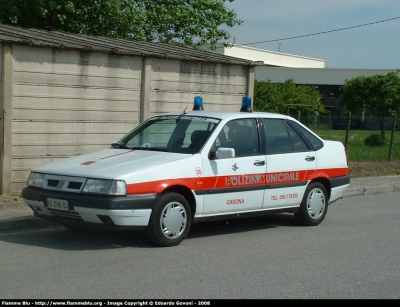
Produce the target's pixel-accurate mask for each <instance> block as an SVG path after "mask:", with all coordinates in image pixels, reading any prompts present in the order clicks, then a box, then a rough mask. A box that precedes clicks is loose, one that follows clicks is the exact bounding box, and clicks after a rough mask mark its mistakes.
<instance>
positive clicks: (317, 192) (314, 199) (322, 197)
mask: <svg viewBox="0 0 400 307" xmlns="http://www.w3.org/2000/svg"><path fill="white" fill-rule="evenodd" d="M327 210H328V195H327V193H326V189H325V187H324V186H323V184H322V183H320V182H312V183H310V184H309V185H308V187H307V189H306V192H305V194H304V197H303V201H302V202H301V204H300V209H299V211H298V212H296V213H295V214H294V216H295V218H296V220H297V221H298V222H299V223H300V224H301V225H304V226H316V225H318V224H320V223H321V222H322V221H323V220H324V218H325V215H326V212H327Z"/></svg>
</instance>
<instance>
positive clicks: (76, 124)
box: [0, 44, 254, 195]
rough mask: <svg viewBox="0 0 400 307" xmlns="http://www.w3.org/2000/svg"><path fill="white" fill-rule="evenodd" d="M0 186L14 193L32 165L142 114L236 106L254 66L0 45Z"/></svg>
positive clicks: (83, 146) (84, 145)
mask: <svg viewBox="0 0 400 307" xmlns="http://www.w3.org/2000/svg"><path fill="white" fill-rule="evenodd" d="M0 50H1V57H0V58H1V62H0V68H1V71H2V75H1V80H0V81H1V82H0V86H1V87H0V91H1V96H0V97H1V98H0V107H1V114H2V116H1V126H0V132H1V133H0V144H1V161H0V193H1V194H2V195H19V194H20V192H21V189H22V188H23V187H24V186H25V182H26V179H27V177H28V175H29V172H30V170H31V169H32V168H34V167H36V166H39V165H42V164H44V163H48V162H52V161H56V160H59V159H64V158H67V157H70V156H73V155H80V154H83V153H87V152H91V151H95V150H99V149H102V148H106V147H108V146H109V145H110V144H111V143H112V142H116V141H118V140H119V139H120V138H121V137H122V136H123V135H124V134H126V133H127V132H129V131H130V130H131V129H133V128H134V127H135V126H136V125H138V124H139V123H140V122H142V121H143V120H145V119H147V118H148V117H149V116H152V115H155V114H160V113H164V112H170V111H182V110H183V109H185V108H186V107H187V108H188V109H189V110H191V109H192V106H193V99H194V97H195V96H197V95H199V94H201V95H202V97H203V101H204V107H205V109H207V110H238V109H239V107H240V104H241V98H242V97H243V96H244V95H249V96H251V97H252V96H253V88H254V67H247V66H246V67H243V66H240V65H228V64H218V63H202V62H195V61H179V60H168V59H158V58H143V57H139V56H128V55H117V54H106V53H99V52H88V51H79V50H66V49H51V48H40V47H36V46H25V45H8V44H3V45H1V49H0Z"/></svg>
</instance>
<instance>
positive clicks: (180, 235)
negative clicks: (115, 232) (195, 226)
mask: <svg viewBox="0 0 400 307" xmlns="http://www.w3.org/2000/svg"><path fill="white" fill-rule="evenodd" d="M191 223H192V214H191V210H190V206H189V204H188V202H187V201H186V199H185V198H184V197H183V196H182V195H180V194H178V193H166V194H164V195H161V196H160V197H159V198H158V199H157V200H156V203H155V205H154V209H153V211H152V213H151V216H150V221H149V225H148V227H147V230H146V237H147V239H148V240H149V241H150V242H152V243H154V244H156V245H159V246H175V245H179V244H180V243H181V242H182V241H183V240H184V239H185V238H186V236H187V234H188V233H189V229H190V225H191Z"/></svg>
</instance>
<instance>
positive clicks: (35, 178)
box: [26, 172, 44, 188]
mask: <svg viewBox="0 0 400 307" xmlns="http://www.w3.org/2000/svg"><path fill="white" fill-rule="evenodd" d="M43 183H44V174H40V173H32V172H31V173H30V174H29V177H28V180H27V181H26V185H28V186H32V187H38V188H42V187H43Z"/></svg>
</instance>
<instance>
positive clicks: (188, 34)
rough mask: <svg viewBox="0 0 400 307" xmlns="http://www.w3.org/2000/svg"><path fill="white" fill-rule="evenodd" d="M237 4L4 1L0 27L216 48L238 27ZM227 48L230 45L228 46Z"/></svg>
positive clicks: (202, 0)
mask: <svg viewBox="0 0 400 307" xmlns="http://www.w3.org/2000/svg"><path fill="white" fill-rule="evenodd" d="M233 1H234V0H196V1H194V0H0V23H3V24H11V25H16V26H20V27H24V28H38V29H44V30H59V31H66V32H72V33H81V34H88V35H95V36H108V37H115V38H129V39H135V40H144V41H155V42H162V43H172V44H176V45H180V46H186V47H192V48H197V49H207V50H214V49H215V48H216V46H217V43H218V42H219V41H227V40H228V39H229V38H230V34H229V33H228V31H226V30H223V29H220V28H219V27H220V26H221V25H226V26H228V27H233V26H235V25H240V24H241V23H242V21H241V20H238V19H237V18H236V13H235V12H234V11H233V10H229V9H228V8H227V7H226V6H225V2H233ZM227 45H229V44H227Z"/></svg>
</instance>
